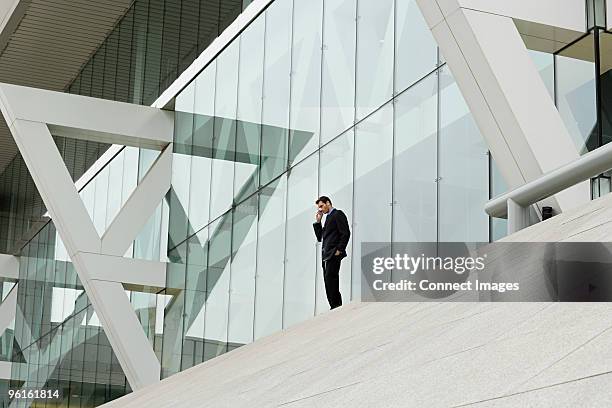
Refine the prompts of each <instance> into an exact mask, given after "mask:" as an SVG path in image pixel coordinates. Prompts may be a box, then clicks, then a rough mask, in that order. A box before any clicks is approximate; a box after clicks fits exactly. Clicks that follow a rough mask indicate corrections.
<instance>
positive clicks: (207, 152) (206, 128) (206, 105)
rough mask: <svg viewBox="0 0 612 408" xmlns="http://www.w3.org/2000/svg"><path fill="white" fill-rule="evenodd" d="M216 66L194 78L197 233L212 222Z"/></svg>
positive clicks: (193, 225) (192, 219) (192, 212)
mask: <svg viewBox="0 0 612 408" xmlns="http://www.w3.org/2000/svg"><path fill="white" fill-rule="evenodd" d="M216 71H217V65H216V63H213V64H211V65H209V66H207V67H206V69H205V70H204V71H203V72H202V73H201V74H200V75H198V77H197V78H196V80H195V104H194V110H195V114H194V124H193V126H194V128H193V141H192V143H193V146H192V154H193V157H192V167H191V171H192V176H193V177H194V178H193V180H198V181H197V182H194V183H191V185H190V187H189V188H190V190H191V191H190V192H191V195H190V200H191V201H190V203H189V225H190V231H194V232H197V231H199V230H200V229H201V228H202V227H204V226H205V225H206V224H208V221H209V215H210V214H209V206H210V191H211V188H210V183H211V169H212V151H213V148H212V146H213V133H214V112H215V77H216Z"/></svg>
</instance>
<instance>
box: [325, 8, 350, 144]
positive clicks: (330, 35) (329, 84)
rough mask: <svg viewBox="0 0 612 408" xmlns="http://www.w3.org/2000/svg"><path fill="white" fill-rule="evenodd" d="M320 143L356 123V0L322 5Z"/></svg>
mask: <svg viewBox="0 0 612 408" xmlns="http://www.w3.org/2000/svg"><path fill="white" fill-rule="evenodd" d="M323 6H324V12H323V57H322V58H323V62H322V73H321V143H322V144H324V143H326V142H328V141H330V140H331V139H333V138H334V137H336V136H338V135H339V134H340V133H342V132H343V131H344V130H346V129H348V128H350V127H351V126H352V125H353V123H354V120H355V30H356V24H355V19H356V12H357V1H356V0H325V1H324V2H323Z"/></svg>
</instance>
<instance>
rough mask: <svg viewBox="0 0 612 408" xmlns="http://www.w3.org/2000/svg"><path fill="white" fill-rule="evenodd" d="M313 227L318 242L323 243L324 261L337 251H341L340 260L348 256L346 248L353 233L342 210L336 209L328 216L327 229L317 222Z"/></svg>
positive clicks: (326, 220) (322, 253)
mask: <svg viewBox="0 0 612 408" xmlns="http://www.w3.org/2000/svg"><path fill="white" fill-rule="evenodd" d="M312 226H313V227H314V232H315V235H316V236H317V241H319V242H321V241H323V247H322V248H321V255H322V257H323V260H324V261H327V260H329V259H330V258H331V257H333V256H334V255H335V253H336V250H338V251H340V255H339V257H340V258H344V257H345V256H346V246H347V244H348V242H349V238H350V237H351V231H350V229H349V224H348V220H347V219H346V215H345V214H344V213H343V212H342V210H337V209H335V208H334V209H333V211H332V212H331V213H329V214H327V218H326V219H325V227H323V226H322V225H321V223H320V222H315V223H314V224H313V225H312Z"/></svg>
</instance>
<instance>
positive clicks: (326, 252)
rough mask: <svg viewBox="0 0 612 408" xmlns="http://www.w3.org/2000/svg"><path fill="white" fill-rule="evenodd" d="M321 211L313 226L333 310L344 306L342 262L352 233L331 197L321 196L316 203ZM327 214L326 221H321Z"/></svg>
mask: <svg viewBox="0 0 612 408" xmlns="http://www.w3.org/2000/svg"><path fill="white" fill-rule="evenodd" d="M315 204H316V205H317V208H318V209H319V211H317V213H316V215H315V219H316V222H315V223H314V224H313V227H314V232H315V235H316V236H317V241H319V242H322V244H321V259H322V260H323V278H324V279H325V292H326V293H327V301H328V302H329V306H330V308H331V309H335V308H337V307H339V306H342V295H341V294H340V278H339V273H340V262H341V261H342V258H344V257H346V246H347V244H348V241H349V238H350V237H351V231H350V229H349V224H348V220H347V219H346V215H345V214H344V213H343V212H342V210H338V209H336V208H334V207H333V206H332V202H331V200H330V199H329V197H326V196H321V197H319V198H318V199H317V201H316V202H315ZM324 214H325V221H323V225H321V219H322V218H323V215H324Z"/></svg>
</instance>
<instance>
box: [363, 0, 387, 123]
mask: <svg viewBox="0 0 612 408" xmlns="http://www.w3.org/2000/svg"><path fill="white" fill-rule="evenodd" d="M357 14H358V16H357V22H358V23H357V119H361V118H364V117H365V116H367V115H368V114H369V113H371V112H372V111H374V110H375V109H376V108H378V107H379V106H381V105H382V104H383V103H385V102H386V101H387V100H389V99H390V98H391V96H392V93H393V54H394V51H395V50H394V44H393V21H394V9H393V0H379V1H371V0H359V1H358V3H357Z"/></svg>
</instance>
